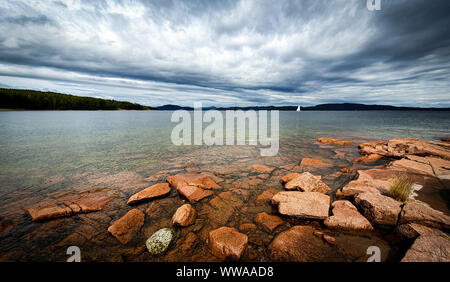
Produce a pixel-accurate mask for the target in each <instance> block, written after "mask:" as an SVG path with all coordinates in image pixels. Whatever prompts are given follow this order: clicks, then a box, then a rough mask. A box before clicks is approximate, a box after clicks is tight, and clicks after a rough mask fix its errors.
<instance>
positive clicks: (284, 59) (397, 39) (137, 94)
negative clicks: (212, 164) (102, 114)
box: [0, 0, 450, 107]
mask: <svg viewBox="0 0 450 282" xmlns="http://www.w3.org/2000/svg"><path fill="white" fill-rule="evenodd" d="M381 6H382V9H381V11H369V10H367V8H366V1H365V0H352V1H349V0H338V1H326V0H302V1H297V0H292V1H289V0H285V1H268V0H267V1H256V0H255V1H249V0H242V1H225V0H221V1H211V0H198V1H193V0H191V1H172V0H169V1H166V0H164V1H163V0H157V1H137V0H135V1H131V0H130V1H125V0H123V1H108V0H99V1H79V0H60V1H43V2H41V1H38V2H29V1H25V0H11V1H2V2H0V23H1V24H0V45H1V48H0V83H2V84H6V85H10V86H11V87H23V88H33V89H45V90H52V91H59V92H65V93H74V94H80V95H87V96H96V97H105V98H116V99H118V98H120V99H122V100H123V99H125V100H130V101H134V102H139V103H143V104H148V105H160V104H167V103H175V104H183V105H191V104H192V103H193V101H200V100H201V101H204V104H206V105H211V104H220V105H238V104H239V105H255V104H265V105H267V104H275V105H286V104H302V105H312V104H317V103H325V102H337V101H341V102H363V103H382V104H394V105H407V106H417V105H420V106H442V107H444V106H446V107H448V106H450V91H449V90H450V83H449V79H448V77H450V71H449V70H450V29H449V28H448V27H449V26H450V17H448V15H447V11H449V10H450V2H449V1H446V0H442V1H441V0H434V1H423V0H395V1H394V0H391V1H389V0H381ZM410 97H414V99H411V98H410Z"/></svg>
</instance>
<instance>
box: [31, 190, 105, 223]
mask: <svg viewBox="0 0 450 282" xmlns="http://www.w3.org/2000/svg"><path fill="white" fill-rule="evenodd" d="M113 196H114V195H113V194H111V193H109V192H95V191H94V192H86V193H82V194H73V195H67V196H65V197H62V198H60V199H57V200H55V199H48V200H44V201H43V202H40V203H38V204H37V205H35V206H30V207H26V208H25V211H27V212H28V214H29V215H30V217H31V219H32V220H33V221H39V220H47V219H52V218H56V217H63V216H72V215H75V214H79V213H88V212H94V211H99V210H102V209H103V208H104V207H105V206H106V205H107V204H108V203H109V202H110V201H111V199H112V198H113Z"/></svg>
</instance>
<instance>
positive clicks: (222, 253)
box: [209, 227, 248, 261]
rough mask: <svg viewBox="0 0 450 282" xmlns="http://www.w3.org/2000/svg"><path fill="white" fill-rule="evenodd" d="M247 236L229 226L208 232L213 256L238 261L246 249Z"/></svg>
mask: <svg viewBox="0 0 450 282" xmlns="http://www.w3.org/2000/svg"><path fill="white" fill-rule="evenodd" d="M247 244H248V237H247V235H245V234H242V233H239V232H238V231H237V230H236V229H234V228H230V227H221V228H219V229H216V230H213V231H211V232H209V247H210V249H211V252H212V253H213V255H214V256H216V257H218V258H221V259H224V260H231V261H238V260H239V259H240V258H241V256H242V255H243V254H244V252H245V250H246V249H247Z"/></svg>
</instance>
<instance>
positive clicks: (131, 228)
mask: <svg viewBox="0 0 450 282" xmlns="http://www.w3.org/2000/svg"><path fill="white" fill-rule="evenodd" d="M144 218H145V215H144V213H143V212H141V211H140V210H138V209H132V210H130V211H129V212H127V213H126V214H125V215H124V216H123V217H121V218H120V219H118V220H116V221H114V222H113V223H112V224H111V226H109V228H108V232H109V233H111V235H113V236H114V237H116V238H117V240H119V241H120V243H122V244H126V243H128V242H129V241H130V240H131V239H133V237H134V236H135V235H136V233H137V232H138V231H139V229H140V228H141V227H142V225H144Z"/></svg>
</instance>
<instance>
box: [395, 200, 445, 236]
mask: <svg viewBox="0 0 450 282" xmlns="http://www.w3.org/2000/svg"><path fill="white" fill-rule="evenodd" d="M399 223H400V224H405V223H417V224H421V225H425V226H430V227H435V228H439V229H443V230H450V217H449V216H447V215H445V214H444V213H443V212H440V211H437V210H435V209H433V208H430V207H428V206H426V205H425V204H423V203H418V202H412V203H406V205H405V206H404V207H403V210H402V213H401V215H400V221H399Z"/></svg>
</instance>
